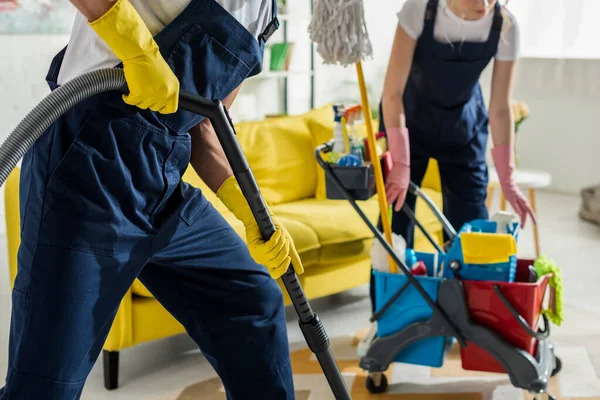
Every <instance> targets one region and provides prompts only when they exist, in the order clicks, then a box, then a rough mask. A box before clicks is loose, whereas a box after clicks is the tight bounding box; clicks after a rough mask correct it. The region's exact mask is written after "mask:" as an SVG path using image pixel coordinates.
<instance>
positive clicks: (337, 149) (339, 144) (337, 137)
mask: <svg viewBox="0 0 600 400" xmlns="http://www.w3.org/2000/svg"><path fill="white" fill-rule="evenodd" d="M333 115H334V121H335V127H334V128H333V139H334V143H333V150H332V153H333V157H334V158H335V159H339V158H340V157H341V156H342V155H343V154H344V153H345V152H346V144H345V138H344V129H343V127H342V117H343V116H344V106H343V105H341V104H334V105H333Z"/></svg>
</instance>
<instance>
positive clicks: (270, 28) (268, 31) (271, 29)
mask: <svg viewBox="0 0 600 400" xmlns="http://www.w3.org/2000/svg"><path fill="white" fill-rule="evenodd" d="M277 29H279V20H278V19H277V17H274V18H273V19H272V20H271V22H269V23H268V24H267V27H266V28H265V30H264V31H263V33H261V34H260V35H259V36H258V38H259V39H260V40H262V41H263V42H264V43H267V40H269V38H270V37H271V36H272V35H273V34H274V33H275V31H276V30H277Z"/></svg>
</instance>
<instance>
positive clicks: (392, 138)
mask: <svg viewBox="0 0 600 400" xmlns="http://www.w3.org/2000/svg"><path fill="white" fill-rule="evenodd" d="M386 134H387V140H388V148H389V151H390V154H391V156H392V169H391V170H390V173H389V175H388V176H387V178H386V180H385V193H386V198H387V201H388V204H392V203H394V201H395V202H396V207H395V210H396V211H400V209H401V208H402V206H403V205H404V200H405V199H406V192H407V191H408V186H409V183H410V144H409V139H408V129H407V128H390V129H387V130H386Z"/></svg>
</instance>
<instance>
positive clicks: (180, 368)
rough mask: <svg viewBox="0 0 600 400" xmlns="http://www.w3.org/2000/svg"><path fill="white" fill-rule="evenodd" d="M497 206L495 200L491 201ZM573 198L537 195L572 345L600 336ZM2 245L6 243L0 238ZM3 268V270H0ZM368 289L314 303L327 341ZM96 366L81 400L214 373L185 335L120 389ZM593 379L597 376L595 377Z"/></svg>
mask: <svg viewBox="0 0 600 400" xmlns="http://www.w3.org/2000/svg"><path fill="white" fill-rule="evenodd" d="M496 204H497V202H496ZM578 208H579V198H578V197H576V196H569V195H561V194H554V193H539V195H538V214H539V220H540V228H541V232H540V235H541V240H542V249H543V251H544V252H546V253H547V254H548V255H549V256H551V257H552V258H554V259H555V260H556V261H557V263H558V264H559V265H560V266H562V269H563V278H564V281H565V282H564V283H565V292H566V293H565V299H566V304H565V306H566V311H567V321H566V322H565V324H564V325H563V326H562V327H560V328H556V327H554V328H553V333H552V336H553V338H555V340H557V341H561V340H562V341H576V340H577V339H576V338H577V337H583V336H587V337H589V336H596V335H600V305H599V304H598V300H599V297H598V294H597V293H596V292H595V290H597V287H596V285H597V282H598V281H599V280H600V268H598V267H597V266H596V263H597V260H598V259H600V246H598V242H599V240H600V227H597V226H595V225H591V224H587V223H584V222H582V221H580V220H579V219H578V217H577V210H578ZM0 240H1V241H2V243H4V241H5V238H4V237H2V238H0ZM0 252H2V253H3V254H1V255H0V260H2V263H3V264H6V261H5V260H6V254H5V252H6V250H5V248H4V246H2V247H1V248H0ZM520 253H521V255H522V256H532V255H533V240H532V232H531V226H529V227H527V228H526V230H525V232H523V234H522V236H521V238H520ZM0 270H1V271H6V270H7V268H6V265H3V266H2V267H0ZM367 293H368V292H367V289H366V288H365V287H361V288H358V289H355V290H353V291H350V292H348V293H344V294H342V295H336V296H333V297H330V298H326V299H320V300H319V301H314V302H312V305H313V308H314V309H315V311H316V312H317V313H318V314H319V315H320V317H321V319H322V320H323V322H324V324H325V327H326V328H327V330H328V333H329V335H330V336H331V337H335V336H343V335H347V334H352V333H353V332H355V331H356V330H358V329H360V328H363V327H365V326H366V325H367V321H368V317H369V302H368V299H367ZM9 313H10V295H9V285H8V282H7V273H6V272H2V273H0V375H2V376H4V375H5V372H6V361H7V341H8V340H7V338H8V329H9V328H8V327H9V320H10V315H9ZM288 329H289V337H290V342H291V343H292V348H299V347H300V346H302V345H303V339H302V334H301V333H300V331H299V329H298V327H297V323H296V317H295V314H294V312H293V310H288ZM595 346H596V347H597V349H596V353H595V354H598V355H599V357H592V359H591V363H592V364H593V366H594V369H595V371H600V343H598V344H597V345H595ZM101 367H102V365H101V363H97V364H96V366H95V367H94V369H93V370H92V373H91V374H90V377H89V380H88V383H87V385H86V387H85V390H84V394H83V399H85V400H101V399H112V400H117V399H132V398H136V399H155V398H157V397H160V396H161V394H166V393H170V392H172V391H174V390H177V389H181V388H182V387H185V386H188V385H191V384H193V383H195V382H198V381H200V380H204V379H207V378H209V377H211V376H214V372H213V371H212V369H211V368H210V366H209V365H208V363H207V362H206V360H205V359H204V358H203V357H202V355H201V354H200V353H199V352H198V351H197V350H196V349H195V346H194V343H193V342H192V341H191V340H190V339H189V338H187V337H186V336H179V337H175V338H170V339H165V340H162V341H159V342H154V343H150V344H147V345H142V346H138V347H136V348H134V349H130V350H127V351H124V352H123V353H122V354H121V374H120V379H121V388H120V389H119V390H117V391H114V392H107V391H105V390H104V387H103V380H102V368H101ZM595 378H599V379H600V377H599V376H598V374H596V376H595Z"/></svg>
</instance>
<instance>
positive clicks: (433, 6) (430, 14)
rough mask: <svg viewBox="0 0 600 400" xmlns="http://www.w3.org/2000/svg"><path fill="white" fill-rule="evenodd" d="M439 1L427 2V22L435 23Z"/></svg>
mask: <svg viewBox="0 0 600 400" xmlns="http://www.w3.org/2000/svg"><path fill="white" fill-rule="evenodd" d="M437 9H438V0H429V1H428V2H427V8H426V9H425V22H427V21H430V22H435V17H436V15H437Z"/></svg>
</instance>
